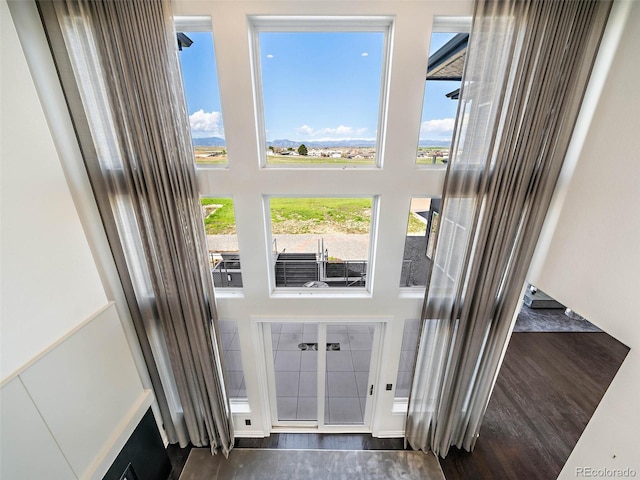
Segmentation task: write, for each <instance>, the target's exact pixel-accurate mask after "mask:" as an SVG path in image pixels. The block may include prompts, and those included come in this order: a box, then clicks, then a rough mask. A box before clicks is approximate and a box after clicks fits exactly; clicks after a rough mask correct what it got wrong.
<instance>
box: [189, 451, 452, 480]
mask: <svg viewBox="0 0 640 480" xmlns="http://www.w3.org/2000/svg"><path fill="white" fill-rule="evenodd" d="M279 478H291V479H303V478H309V479H318V480H319V479H349V480H359V479H363V480H387V479H390V478H406V479H416V480H418V479H420V480H444V475H443V474H442V470H441V469H440V466H439V464H438V460H437V459H436V457H435V456H434V455H431V454H424V453H422V452H413V451H411V452H406V451H376V452H374V451H329V450H327V451H304V450H297V451H292V450H233V451H231V453H230V454H229V458H224V457H223V456H222V455H211V452H210V451H209V450H208V449H205V448H202V449H200V448H198V449H194V450H193V451H192V452H191V455H190V457H189V461H188V462H187V465H186V467H185V469H184V472H183V475H182V480H233V479H236V480H241V479H253V480H260V479H265V480H267V479H268V480H271V479H279Z"/></svg>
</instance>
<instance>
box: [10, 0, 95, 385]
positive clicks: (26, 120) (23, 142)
mask: <svg viewBox="0 0 640 480" xmlns="http://www.w3.org/2000/svg"><path fill="white" fill-rule="evenodd" d="M0 12H1V15H0V17H1V19H2V20H1V21H2V29H1V35H2V36H1V40H0V48H1V51H0V59H1V60H0V61H1V62H2V73H1V75H2V77H1V80H2V83H1V85H2V90H1V97H0V98H1V102H0V104H1V105H2V109H1V116H0V118H1V122H2V123H1V132H0V157H1V159H2V163H1V180H0V181H1V188H0V192H1V195H2V197H1V198H2V207H1V212H2V213H1V222H2V234H1V240H2V250H1V255H2V256H1V262H2V263H1V265H2V277H1V278H2V286H1V295H2V297H1V298H2V305H1V310H0V311H1V316H2V325H1V337H2V340H1V342H2V343H1V349H0V350H1V352H2V353H1V357H0V358H1V362H0V379H4V378H6V377H7V376H8V375H9V374H11V373H12V372H13V371H15V370H16V369H18V368H19V367H20V366H22V365H23V364H25V363H26V362H28V361H29V360H30V359H31V358H32V357H34V356H35V355H37V354H38V353H40V352H41V351H42V350H44V349H45V348H46V347H48V346H49V345H51V344H52V343H53V342H55V341H56V340H58V339H59V338H60V337H62V336H63V335H65V334H66V333H68V332H69V331H70V330H72V329H73V328H74V327H75V326H77V325H78V324H80V323H81V322H82V321H84V320H85V319H86V318H88V317H89V316H90V315H91V314H93V313H94V312H95V311H96V310H98V309H99V308H101V307H102V306H104V305H105V304H106V303H107V298H106V295H105V292H104V289H103V287H102V283H101V281H100V278H99V276H98V271H97V269H96V266H95V263H94V261H93V258H92V256H91V252H90V250H89V245H88V243H87V239H86V237H85V236H84V233H83V231H82V227H81V225H80V220H79V219H78V213H77V212H76V208H75V206H74V204H73V201H72V199H71V195H70V193H69V188H68V186H67V183H66V181H65V177H64V174H63V171H62V168H61V165H60V161H59V158H58V154H57V152H56V149H55V146H54V143H53V140H52V138H51V134H50V132H49V128H48V126H47V123H46V120H45V117H44V113H43V111H42V107H41V105H40V102H39V100H38V96H37V94H36V90H35V86H34V83H33V80H32V78H31V74H30V72H29V68H28V66H27V62H26V60H25V57H24V54H23V52H22V49H21V47H20V42H19V40H18V35H17V32H16V29H15V27H14V24H13V22H12V19H11V15H10V14H9V10H8V7H7V4H6V2H5V1H4V0H2V2H1V3H0Z"/></svg>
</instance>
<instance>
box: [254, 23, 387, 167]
mask: <svg viewBox="0 0 640 480" xmlns="http://www.w3.org/2000/svg"><path fill="white" fill-rule="evenodd" d="M248 21H249V54H250V57H251V77H252V83H253V99H254V106H255V112H254V118H255V125H256V138H257V140H258V145H256V147H257V156H258V162H259V166H260V168H261V169H309V170H314V169H325V168H326V169H333V170H344V169H356V168H357V169H381V168H382V165H383V163H384V158H383V155H384V150H385V149H384V141H385V138H386V126H387V118H386V117H387V111H388V108H387V107H388V86H389V77H390V70H391V68H390V67H391V64H390V59H391V45H392V43H393V42H392V40H393V29H394V17H393V16H388V15H381V16H297V15H294V16H282V15H251V16H249V18H248ZM262 32H278V33H279V32H293V33H296V32H298V33H306V32H381V33H383V35H384V42H383V52H382V68H381V70H382V76H381V79H380V93H379V100H378V127H377V129H376V146H375V149H376V155H375V162H374V163H373V164H371V165H349V164H348V163H346V164H338V165H336V164H316V165H305V164H302V163H301V164H287V165H270V164H269V162H268V157H267V147H266V145H267V135H266V125H265V115H264V95H263V89H262V66H261V60H260V33H262Z"/></svg>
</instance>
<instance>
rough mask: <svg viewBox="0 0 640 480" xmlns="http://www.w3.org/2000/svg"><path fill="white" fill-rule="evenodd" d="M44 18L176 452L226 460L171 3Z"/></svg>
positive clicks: (79, 4)
mask: <svg viewBox="0 0 640 480" xmlns="http://www.w3.org/2000/svg"><path fill="white" fill-rule="evenodd" d="M39 7H40V11H41V14H42V16H43V19H44V23H45V27H46V29H47V33H48V35H49V39H50V43H51V46H52V50H53V52H54V57H55V59H56V63H57V65H58V69H59V71H60V76H61V80H62V83H63V87H64V90H65V94H66V96H67V99H68V102H69V105H70V110H71V113H72V117H73V121H74V124H75V126H76V129H77V131H78V137H79V141H80V144H81V148H82V150H83V154H84V157H85V162H86V164H87V169H88V172H89V175H90V178H91V181H92V184H93V186H94V191H95V193H96V197H97V201H98V204H99V206H100V207H101V214H102V215H103V219H104V223H105V229H106V230H107V234H108V236H109V240H110V243H111V245H112V250H113V252H114V258H115V260H116V264H117V265H118V267H119V272H120V276H121V279H122V281H123V285H124V287H125V293H127V295H128V297H129V303H130V307H131V309H132V314H134V318H139V319H140V322H139V323H140V325H138V334H139V336H140V337H141V344H142V345H143V350H145V348H144V346H145V345H146V346H147V347H148V348H147V349H146V350H145V352H146V353H148V355H147V363H148V365H149V368H150V371H152V378H155V380H156V381H155V384H154V389H155V391H156V397H157V399H158V402H159V404H160V407H161V410H162V413H163V417H164V418H163V423H164V425H165V429H166V431H167V434H168V436H169V440H170V442H171V443H175V442H179V443H180V444H181V445H182V446H186V444H187V443H188V442H191V443H192V444H193V445H195V446H199V447H202V446H210V447H211V449H212V451H213V452H216V451H217V450H221V451H222V452H223V453H224V454H225V455H227V454H228V453H229V451H230V449H231V448H232V447H233V443H234V434H233V427H232V423H231V409H230V405H229V399H228V397H227V393H226V389H225V383H224V376H223V366H222V358H221V354H220V352H221V348H220V342H219V338H218V333H217V332H218V330H217V326H216V324H217V318H216V311H215V300H214V294H213V284H212V277H211V272H210V271H209V262H208V259H207V246H206V238H205V234H204V229H203V225H202V213H201V207H200V203H199V194H198V190H197V183H196V177H195V165H194V162H193V158H194V155H193V150H192V146H191V138H190V132H189V122H188V116H187V112H186V106H185V100H184V93H183V90H182V81H181V78H180V71H179V63H178V58H177V51H176V50H177V48H176V37H175V32H174V29H173V16H172V14H171V10H170V5H169V2H168V1H165V0H145V1H108V0H94V1H91V0H68V1H55V2H48V1H44V2H41V3H40V4H39ZM110 227H111V228H110ZM150 356H151V357H152V358H149V357H150ZM153 373H155V375H154V374H153Z"/></svg>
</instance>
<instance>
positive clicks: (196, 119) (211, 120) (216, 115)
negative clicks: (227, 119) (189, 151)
mask: <svg viewBox="0 0 640 480" xmlns="http://www.w3.org/2000/svg"><path fill="white" fill-rule="evenodd" d="M189 124H190V125H191V134H192V135H193V136H194V137H195V138H197V137H224V127H223V125H222V114H221V113H220V112H205V111H204V110H202V109H200V110H198V111H197V112H195V113H192V114H191V115H189Z"/></svg>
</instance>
